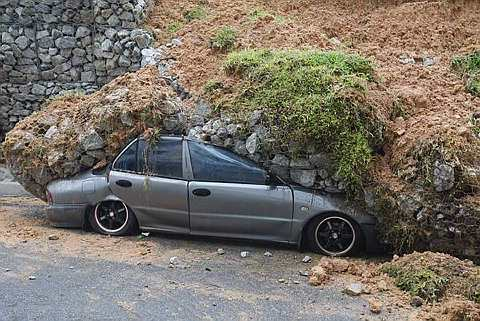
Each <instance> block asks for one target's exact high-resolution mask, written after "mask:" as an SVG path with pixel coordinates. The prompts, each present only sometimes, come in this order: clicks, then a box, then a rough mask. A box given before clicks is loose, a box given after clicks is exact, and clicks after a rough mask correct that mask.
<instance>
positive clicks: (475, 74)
mask: <svg viewBox="0 0 480 321" xmlns="http://www.w3.org/2000/svg"><path fill="white" fill-rule="evenodd" d="M452 68H453V69H454V70H455V71H457V72H459V73H460V74H462V76H463V77H464V78H465V79H466V86H467V90H468V91H469V92H470V93H471V94H473V95H476V96H480V51H474V52H472V53H470V54H468V55H465V56H459V57H455V58H454V59H453V60H452Z"/></svg>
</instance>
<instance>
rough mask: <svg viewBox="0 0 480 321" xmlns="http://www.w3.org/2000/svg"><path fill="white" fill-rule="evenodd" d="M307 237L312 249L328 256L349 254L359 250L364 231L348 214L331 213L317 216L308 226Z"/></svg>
mask: <svg viewBox="0 0 480 321" xmlns="http://www.w3.org/2000/svg"><path fill="white" fill-rule="evenodd" d="M306 238H307V242H308V245H309V247H310V249H311V250H312V251H314V252H316V253H320V254H324V255H328V256H348V255H352V254H355V253H357V252H358V250H359V249H360V248H361V244H362V239H363V236H362V231H361V230H360V228H359V227H358V225H357V224H356V223H355V222H353V221H352V220H351V219H349V218H347V217H346V216H344V215H342V214H338V213H331V214H327V215H322V216H318V217H315V218H314V219H313V220H312V221H311V222H310V223H309V224H308V226H307V230H306Z"/></svg>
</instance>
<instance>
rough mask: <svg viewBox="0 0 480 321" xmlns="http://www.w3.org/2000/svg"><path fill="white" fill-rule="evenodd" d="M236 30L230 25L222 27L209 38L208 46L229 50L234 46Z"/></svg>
mask: <svg viewBox="0 0 480 321" xmlns="http://www.w3.org/2000/svg"><path fill="white" fill-rule="evenodd" d="M236 41H237V32H236V31H235V29H233V28H232V27H228V26H227V27H223V28H221V29H219V30H217V32H216V33H215V36H214V37H213V38H212V39H210V47H212V48H213V49H216V50H220V51H224V52H227V51H230V50H232V49H233V48H234V47H235V43H236Z"/></svg>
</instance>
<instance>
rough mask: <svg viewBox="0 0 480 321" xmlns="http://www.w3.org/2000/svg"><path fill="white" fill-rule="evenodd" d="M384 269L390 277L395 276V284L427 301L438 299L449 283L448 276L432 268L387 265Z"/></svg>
mask: <svg viewBox="0 0 480 321" xmlns="http://www.w3.org/2000/svg"><path fill="white" fill-rule="evenodd" d="M382 270H383V272H385V273H387V274H388V275H389V276H390V277H393V278H395V285H396V286H397V287H398V288H400V289H401V290H403V291H406V292H408V293H410V295H412V296H419V297H421V298H423V299H425V300H427V301H438V299H440V298H441V297H442V295H443V294H444V292H445V289H446V286H447V284H448V279H447V278H445V277H442V276H440V275H438V274H437V273H435V272H434V271H432V270H430V269H419V270H414V271H408V270H402V269H400V268H398V267H396V266H391V265H386V266H385V267H384V268H383V269H382Z"/></svg>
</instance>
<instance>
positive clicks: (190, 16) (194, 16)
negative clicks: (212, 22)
mask: <svg viewBox="0 0 480 321" xmlns="http://www.w3.org/2000/svg"><path fill="white" fill-rule="evenodd" d="M206 16H207V10H206V9H205V7H204V6H203V5H197V6H196V7H195V8H193V9H190V10H187V11H185V12H184V13H183V18H184V19H185V20H186V21H187V22H192V21H193V20H200V19H203V18H205V17H206Z"/></svg>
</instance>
